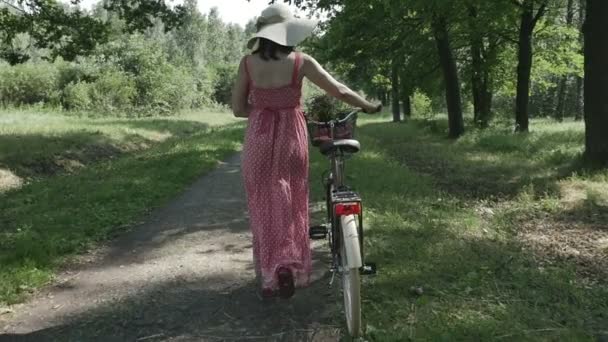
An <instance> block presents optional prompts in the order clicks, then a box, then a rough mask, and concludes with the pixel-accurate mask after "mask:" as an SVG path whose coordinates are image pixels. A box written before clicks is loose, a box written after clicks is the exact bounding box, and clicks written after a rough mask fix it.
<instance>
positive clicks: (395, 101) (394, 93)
mask: <svg viewBox="0 0 608 342" xmlns="http://www.w3.org/2000/svg"><path fill="white" fill-rule="evenodd" d="M391 99H392V110H393V122H400V121H401V107H399V100H400V99H401V97H400V96H399V63H397V62H396V61H393V65H392V71H391Z"/></svg>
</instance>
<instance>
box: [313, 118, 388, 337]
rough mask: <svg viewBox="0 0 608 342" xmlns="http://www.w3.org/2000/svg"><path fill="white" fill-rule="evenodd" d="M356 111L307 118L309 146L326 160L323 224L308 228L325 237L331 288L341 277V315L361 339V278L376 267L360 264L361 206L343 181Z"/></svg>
mask: <svg viewBox="0 0 608 342" xmlns="http://www.w3.org/2000/svg"><path fill="white" fill-rule="evenodd" d="M357 114H358V110H354V111H352V112H350V113H349V114H347V115H346V116H345V117H344V118H343V119H334V120H331V121H328V122H317V121H314V120H310V119H307V121H308V129H309V135H310V137H311V141H312V144H313V146H316V147H318V148H319V150H320V152H321V153H322V154H323V155H325V156H327V157H328V158H329V160H330V169H329V170H328V171H327V172H325V173H324V176H323V185H324V187H325V196H326V197H325V200H326V209H327V223H325V224H322V225H319V226H314V227H310V231H309V235H310V238H311V239H314V240H319V239H325V238H327V239H328V241H329V247H330V251H331V255H332V265H331V268H330V271H331V272H332V278H331V281H330V286H331V285H333V282H334V278H335V276H336V274H339V275H340V277H341V278H342V293H343V296H344V312H345V316H346V324H347V327H348V333H349V334H350V336H351V337H353V338H356V337H360V336H361V330H362V329H361V325H362V322H361V275H370V274H375V273H376V265H375V264H373V263H365V262H364V260H365V259H364V254H363V206H362V203H361V197H360V196H359V194H357V193H356V192H355V191H353V190H352V189H351V188H350V187H348V186H347V185H346V184H345V182H344V179H345V160H346V159H348V158H349V157H350V156H352V155H353V154H355V153H357V152H359V151H360V149H361V146H360V143H359V141H357V140H355V139H353V138H354V130H355V127H356V120H357Z"/></svg>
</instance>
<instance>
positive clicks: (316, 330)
mask: <svg viewBox="0 0 608 342" xmlns="http://www.w3.org/2000/svg"><path fill="white" fill-rule="evenodd" d="M238 163H239V156H234V157H233V158H231V159H230V160H228V161H227V162H226V163H223V164H222V165H221V166H220V167H219V168H218V169H217V170H216V171H214V172H212V173H211V174H209V175H207V176H205V177H203V178H201V179H200V180H199V181H198V182H196V183H195V184H194V185H193V186H192V187H191V188H190V189H189V190H188V191H186V192H185V193H184V194H182V195H181V196H180V197H179V198H177V199H175V200H174V201H173V202H172V203H170V204H169V205H167V206H166V207H165V208H162V209H160V210H158V211H156V212H155V213H154V214H152V215H151V216H150V217H149V218H148V219H147V222H145V223H143V224H141V225H139V226H137V227H136V228H135V229H133V231H132V232H130V233H128V234H125V235H123V236H121V237H119V238H118V239H117V240H115V241H113V242H112V243H110V244H109V245H108V246H106V247H104V248H101V249H100V250H99V251H96V252H94V253H91V255H89V256H86V257H85V260H83V262H82V263H79V264H78V265H75V266H72V267H69V270H67V271H65V272H62V274H60V276H59V277H58V282H57V283H56V284H55V285H53V286H52V287H49V288H47V289H45V290H44V291H42V292H41V293H39V294H38V295H36V296H35V297H34V298H32V299H31V300H30V301H29V302H28V303H26V304H22V305H19V306H17V307H15V308H14V310H15V313H14V314H13V315H12V316H11V317H7V316H6V315H5V316H3V317H0V341H173V340H175V341H224V340H226V341H228V340H230V341H237V340H238V341H240V340H247V341H252V340H254V341H336V340H338V339H339V338H340V330H341V329H340V327H339V323H340V322H341V321H340V319H339V317H340V315H339V308H338V305H337V303H338V301H337V299H338V298H337V297H336V296H335V292H334V291H333V290H331V289H329V288H328V286H327V281H328V279H327V274H326V266H325V264H326V260H325V259H326V254H324V253H322V252H321V251H323V249H321V250H319V251H316V252H315V269H316V273H315V275H314V278H315V279H316V281H315V282H314V284H313V286H312V287H310V288H308V289H305V290H301V291H299V292H298V293H297V294H296V296H295V297H294V298H292V299H291V300H289V301H280V300H275V301H271V302H261V301H260V300H259V299H258V297H257V296H256V293H255V283H254V271H253V265H252V261H251V244H250V235H249V231H248V228H247V217H246V211H245V208H246V206H245V200H244V193H243V189H242V184H241V176H240V173H239V164H238Z"/></svg>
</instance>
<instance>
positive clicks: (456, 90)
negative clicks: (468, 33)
mask: <svg viewBox="0 0 608 342" xmlns="http://www.w3.org/2000/svg"><path fill="white" fill-rule="evenodd" d="M432 27H433V33H434V36H435V42H436V43H437V51H438V52H439V61H440V63H441V69H442V70H443V78H444V82H445V98H446V104H447V107H448V123H449V136H450V137H451V138H458V137H459V136H461V135H462V134H463V133H464V120H463V117H462V99H461V97H460V96H461V94H460V81H459V79H458V67H457V65H456V59H455V58H454V54H453V52H452V46H451V45H450V36H449V32H448V23H447V19H446V17H445V16H444V15H442V14H436V15H434V16H433V23H432Z"/></svg>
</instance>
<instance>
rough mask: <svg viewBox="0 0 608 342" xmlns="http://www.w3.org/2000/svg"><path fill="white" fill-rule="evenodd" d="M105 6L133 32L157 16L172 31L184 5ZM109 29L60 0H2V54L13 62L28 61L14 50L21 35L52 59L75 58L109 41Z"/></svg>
mask: <svg viewBox="0 0 608 342" xmlns="http://www.w3.org/2000/svg"><path fill="white" fill-rule="evenodd" d="M79 2H80V0H73V1H72V3H73V4H78V3H79ZM104 7H105V8H106V9H107V10H109V11H112V12H114V13H117V14H118V15H119V16H120V17H121V18H122V19H124V20H125V23H126V26H127V29H128V30H129V31H130V32H134V31H142V30H144V29H146V28H148V27H151V26H153V25H154V20H156V19H161V20H162V21H163V22H164V23H165V27H166V30H170V29H172V28H173V27H175V26H177V25H178V24H179V22H180V20H181V12H182V7H181V6H177V7H176V8H175V10H172V9H171V8H169V7H168V6H167V5H166V4H165V3H164V2H163V1H149V0H105V1H104ZM109 31H110V27H109V24H108V23H107V22H104V21H103V20H101V19H100V18H98V17H95V16H90V15H88V14H87V13H85V12H83V11H82V10H80V9H79V8H76V7H68V6H64V5H62V4H60V3H58V2H57V1H56V0H32V1H30V0H0V38H1V39H2V41H1V42H0V43H1V45H2V48H1V49H0V53H1V54H2V55H3V57H4V58H6V59H7V60H8V61H9V62H10V63H13V64H15V63H20V62H23V61H25V60H27V56H20V55H18V54H16V53H15V52H14V51H10V47H11V46H12V43H13V39H15V37H16V36H17V35H18V34H22V33H26V34H28V35H29V36H30V37H32V39H33V43H34V45H35V47H36V48H41V49H49V50H50V51H51V58H56V57H58V56H61V57H63V58H64V59H66V60H73V59H75V58H76V57H77V56H81V55H86V54H89V53H90V52H91V51H93V50H94V49H95V47H96V46H97V45H99V44H102V43H105V42H107V41H108V36H109Z"/></svg>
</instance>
